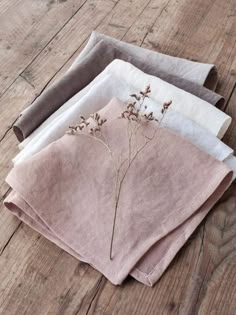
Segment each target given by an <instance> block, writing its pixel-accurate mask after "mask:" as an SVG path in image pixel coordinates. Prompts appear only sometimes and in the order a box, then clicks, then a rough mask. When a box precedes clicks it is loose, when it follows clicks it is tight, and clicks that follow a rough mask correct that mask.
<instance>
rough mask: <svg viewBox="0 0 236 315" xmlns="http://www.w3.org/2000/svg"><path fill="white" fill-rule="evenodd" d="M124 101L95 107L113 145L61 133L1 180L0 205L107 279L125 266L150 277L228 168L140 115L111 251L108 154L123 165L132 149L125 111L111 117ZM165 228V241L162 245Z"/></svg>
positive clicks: (216, 192) (223, 183)
mask: <svg viewBox="0 0 236 315" xmlns="http://www.w3.org/2000/svg"><path fill="white" fill-rule="evenodd" d="M123 109H124V105H123V104H122V103H120V102H119V101H118V100H117V99H113V100H112V101H111V102H110V103H109V104H108V105H107V106H106V107H104V108H103V109H102V110H101V111H100V115H101V116H102V117H105V118H107V119H108V121H107V123H106V124H105V125H104V129H103V134H104V137H106V138H107V143H109V147H110V148H111V150H112V155H110V154H109V153H108V151H107V150H106V148H105V146H104V145H102V144H101V143H100V142H99V141H96V140H94V139H93V138H89V137H88V136H86V135H65V136H63V137H62V138H61V139H59V140H57V141H55V142H54V143H52V144H51V145H49V146H48V147H47V148H45V149H44V150H42V151H41V152H40V153H38V154H36V155H34V156H33V157H32V158H30V159H29V160H27V161H25V162H22V163H20V164H19V165H17V166H15V167H14V168H13V169H12V171H11V172H10V174H9V175H8V177H7V179H6V181H7V182H8V184H9V185H10V186H11V187H12V188H13V194H10V195H9V196H8V197H7V199H6V200H5V205H6V206H7V208H8V209H9V210H10V211H12V212H13V213H14V214H16V215H17V216H19V217H20V218H22V220H23V221H25V222H27V223H28V224H29V225H31V226H32V227H33V228H36V229H38V230H39V231H41V233H42V234H43V235H45V236H46V237H48V238H49V239H51V240H52V241H54V242H55V243H57V244H58V245H59V246H61V247H62V248H64V249H65V250H67V251H68V252H69V253H71V254H72V255H73V254H75V256H76V257H77V258H79V259H81V260H83V261H85V262H87V263H89V264H91V265H92V266H93V267H95V268H96V269H97V270H99V271H100V272H102V273H103V274H104V275H105V276H106V277H107V278H108V279H109V280H110V281H111V282H112V283H114V284H121V283H122V281H123V280H124V279H125V278H126V277H127V275H128V274H129V273H130V274H131V275H132V276H134V277H135V278H136V279H137V280H139V281H141V282H142V283H144V284H147V285H153V284H154V283H155V282H156V281H157V279H158V278H159V277H160V275H161V274H162V273H163V272H164V270H165V268H166V266H167V265H168V263H169V261H170V260H171V259H172V258H173V252H175V251H176V250H177V247H178V248H179V246H181V245H182V243H183V239H185V237H186V236H185V231H186V234H191V231H192V228H193V226H194V227H195V226H196V224H197V221H199V219H198V220H197V219H196V220H195V221H194V224H193V226H192V220H191V218H194V216H195V215H196V216H197V217H198V214H202V213H204V214H206V213H207V212H208V211H209V210H210V208H211V207H212V206H213V204H214V203H215V202H216V201H217V200H218V199H219V198H220V196H221V195H222V194H223V192H224V191H225V189H226V188H227V187H228V185H229V183H230V181H231V178H232V172H231V171H230V169H229V168H228V167H227V166H226V165H225V164H224V163H222V162H219V161H217V160H216V159H214V158H213V157H211V156H210V155H208V154H206V153H205V152H203V151H201V150H200V149H198V148H197V147H196V146H194V145H192V144H191V143H190V142H188V141H186V140H185V139H183V138H182V137H179V136H177V135H176V134H174V133H173V132H171V131H169V130H167V129H166V128H158V127H157V125H156V124H155V123H150V124H144V125H141V128H140V132H137V133H136V139H135V140H136V145H137V148H138V151H137V152H139V154H137V155H136V158H135V159H134V160H133V161H132V162H133V164H129V167H128V172H127V176H126V177H125V180H124V181H123V185H122V189H121V190H120V191H121V193H120V198H119V204H118V212H117V221H116V222H117V223H116V229H115V237H114V242H113V259H112V260H110V259H109V248H110V239H111V228H112V222H113V217H114V201H113V197H112V196H113V195H114V188H115V187H116V186H115V183H116V176H114V175H115V174H116V173H115V170H114V164H113V163H112V158H113V159H114V158H115V159H116V157H117V158H118V159H117V160H120V161H124V162H125V163H122V164H121V166H122V167H121V169H120V172H121V174H124V173H123V172H125V171H126V170H127V163H128V162H127V161H129V156H130V154H129V152H130V151H129V147H130V146H129V141H128V134H127V132H128V121H127V119H118V118H116V117H118V115H120V112H121V111H123ZM147 137H148V138H147ZM146 139H152V140H150V141H147V140H146ZM144 141H145V142H144ZM146 142H147V143H146ZM143 144H144V146H143ZM145 145H146V146H145ZM141 148H143V150H141ZM111 156H112V158H111ZM173 156H174V159H173ZM122 176H123V175H122ZM201 218H202V217H201ZM188 220H190V221H189V223H188ZM178 228H180V229H181V231H180V233H177V236H176V234H175V232H176V230H178ZM88 231H89V233H88ZM172 233H174V234H172ZM172 236H173V238H172ZM176 237H177V239H176ZM165 238H167V244H168V245H169V246H170V248H166V246H165V244H166V243H164V246H163V245H162V244H163V243H162V242H163V241H164V242H165ZM173 240H174V242H173ZM175 240H176V241H177V242H175ZM159 243H160V244H161V246H160V250H159V249H158V244H159ZM167 247H168V246H167ZM153 248H154V249H155V255H153V254H152V249H153ZM155 257H156V258H155Z"/></svg>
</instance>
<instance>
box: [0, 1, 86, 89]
mask: <svg viewBox="0 0 236 315" xmlns="http://www.w3.org/2000/svg"><path fill="white" fill-rule="evenodd" d="M9 2H10V3H11V5H9V6H6V5H5V6H4V5H2V6H3V7H1V6H0V10H1V9H2V11H3V12H4V14H2V16H1V20H0V58H1V64H0V95H1V94H2V93H4V91H5V90H6V89H7V88H8V87H9V85H11V84H12V83H13V82H14V81H15V80H16V78H17V76H18V75H19V74H20V73H21V72H22V71H23V70H24V69H25V68H26V66H27V65H28V64H30V62H31V61H32V60H33V59H34V58H35V57H36V56H37V55H38V54H39V53H40V52H41V51H42V49H44V47H45V46H47V44H48V43H49V42H50V40H51V39H52V38H53V37H55V35H56V34H57V32H59V31H60V30H61V28H63V27H64V25H65V24H66V23H67V22H68V21H69V20H70V19H71V17H72V16H73V15H74V14H75V13H76V12H77V11H78V10H79V9H80V7H81V6H82V5H83V3H84V2H86V0H79V1H75V0H67V1H55V0H46V1H31V0H24V1H16V2H11V1H9Z"/></svg>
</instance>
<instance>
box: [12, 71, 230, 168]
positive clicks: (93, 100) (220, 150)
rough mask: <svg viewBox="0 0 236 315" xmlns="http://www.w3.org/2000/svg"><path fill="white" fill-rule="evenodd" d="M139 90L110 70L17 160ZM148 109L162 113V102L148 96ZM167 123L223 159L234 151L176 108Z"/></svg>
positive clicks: (17, 161)
mask: <svg viewBox="0 0 236 315" xmlns="http://www.w3.org/2000/svg"><path fill="white" fill-rule="evenodd" d="M138 92H139V91H137V90H136V89H134V88H132V87H131V86H129V85H127V84H126V83H125V82H124V81H122V80H119V79H118V78H117V77H115V76H112V75H110V74H108V75H105V76H104V77H103V78H102V79H101V80H99V81H98V82H97V83H96V84H94V85H93V86H92V87H91V89H90V90H89V91H88V92H87V93H86V94H85V95H84V96H83V97H82V98H81V99H80V100H79V101H77V103H75V104H74V105H73V106H72V107H70V108H69V109H68V110H66V111H65V112H63V113H62V114H61V115H59V116H58V117H56V119H55V120H54V121H53V122H52V123H51V124H49V125H48V126H47V128H45V129H44V130H43V132H41V133H39V134H38V135H37V136H36V137H35V138H34V139H33V141H32V142H29V143H28V145H27V146H26V147H25V148H24V149H23V150H22V151H21V152H20V153H19V154H18V155H17V156H16V157H15V158H14V159H13V163H14V164H17V163H19V162H22V161H24V160H25V159H27V158H29V157H30V156H31V155H33V154H35V153H37V152H39V151H40V150H42V149H43V148H44V147H46V146H47V145H48V144H50V143H52V142H53V141H55V140H57V139H59V138H60V137H62V136H63V135H64V134H65V132H66V131H67V130H68V128H69V126H71V125H74V124H76V123H77V122H78V121H79V117H80V116H81V115H82V116H84V117H86V118H88V117H89V115H90V114H91V113H94V112H96V111H98V110H100V109H102V107H103V106H104V104H107V103H108V102H109V101H110V100H111V99H112V98H113V97H119V99H120V100H121V101H123V102H126V101H127V100H128V99H129V95H131V94H133V93H136V94H138ZM145 104H146V106H147V109H144V108H143V110H144V111H146V112H148V111H149V112H151V111H152V112H153V113H154V114H155V116H156V117H158V118H159V116H160V109H161V107H162V104H160V103H158V102H154V101H153V100H151V99H150V98H149V99H146V101H145ZM163 125H164V127H166V128H169V129H172V130H173V131H175V132H176V133H177V134H180V135H181V136H183V137H184V138H186V139H187V140H189V141H190V142H192V143H193V144H195V145H196V146H198V147H199V148H200V149H202V150H204V151H205V152H207V153H208V154H211V155H212V156H213V157H215V158H216V159H218V160H221V161H223V160H224V159H226V158H227V157H228V156H229V155H231V154H232V153H233V150H232V149H231V148H230V147H228V146H227V145H225V144H224V143H223V142H221V141H220V140H219V139H218V138H216V137H215V136H213V135H212V134H210V133H209V132H208V131H206V130H205V129H203V128H202V127H200V126H199V125H198V124H196V123H195V122H194V121H192V120H190V119H188V118H186V117H185V116H183V115H181V114H180V113H178V112H175V111H173V110H171V108H170V110H169V111H168V113H167V114H166V116H165V121H164V122H163Z"/></svg>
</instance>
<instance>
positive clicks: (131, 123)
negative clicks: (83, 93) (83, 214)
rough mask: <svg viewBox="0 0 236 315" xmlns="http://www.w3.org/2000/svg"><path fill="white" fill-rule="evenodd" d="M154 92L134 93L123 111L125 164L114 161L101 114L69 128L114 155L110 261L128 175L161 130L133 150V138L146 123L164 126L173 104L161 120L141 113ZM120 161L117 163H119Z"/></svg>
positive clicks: (166, 106) (104, 121)
mask: <svg viewBox="0 0 236 315" xmlns="http://www.w3.org/2000/svg"><path fill="white" fill-rule="evenodd" d="M150 92H151V88H150V85H148V86H147V87H146V89H145V90H144V91H140V92H139V94H131V95H130V96H131V97H132V98H134V99H135V100H134V101H131V102H129V103H128V104H127V105H126V107H125V109H124V111H123V112H122V113H121V115H120V116H119V117H118V118H120V119H126V120H127V121H128V125H127V133H128V140H129V149H128V157H127V158H126V159H124V160H123V161H120V160H119V161H115V158H114V156H113V152H112V150H111V148H110V145H109V143H108V141H107V139H106V138H105V135H104V134H103V132H102V127H103V125H104V124H105V123H106V122H107V119H105V118H101V116H100V115H99V114H98V113H94V114H91V115H90V119H92V121H91V122H89V121H87V120H86V119H85V118H84V117H83V116H81V117H80V119H81V121H80V123H79V125H76V126H70V127H69V131H68V132H67V133H69V134H72V135H75V134H78V135H85V136H88V137H92V138H93V139H95V140H96V141H99V142H100V143H102V144H103V145H104V146H105V147H106V148H107V150H108V152H109V153H110V155H111V158H112V161H113V164H114V168H115V171H116V186H115V198H114V201H115V203H114V208H115V209H114V217H113V224H112V234H111V241H110V260H111V259H112V256H113V255H112V253H113V240H114V234H115V226H116V218H117V210H118V206H119V200H120V194H121V189H122V185H123V182H124V180H125V178H126V176H127V174H128V171H129V169H130V166H131V165H132V164H133V162H134V161H135V159H136V158H137V156H138V155H139V153H140V152H141V151H142V150H143V149H144V148H145V146H146V145H147V144H148V143H150V141H152V140H153V139H154V138H155V136H156V133H157V130H158V128H156V129H155V132H154V134H153V135H152V136H151V137H147V136H145V135H144V138H145V141H144V143H143V144H142V145H141V146H140V147H139V148H136V150H133V142H134V141H133V138H134V137H135V136H136V135H137V132H138V130H139V129H140V128H141V127H142V126H143V124H145V123H149V122H157V123H158V126H159V127H160V126H161V123H162V121H163V119H164V117H165V114H166V112H167V110H168V108H169V107H170V105H171V104H172V101H169V102H165V103H164V104H163V106H162V109H161V114H162V117H161V119H160V121H159V120H158V119H157V118H156V117H155V116H154V114H153V112H150V113H144V111H143V110H142V106H143V104H144V101H145V99H146V98H148V97H149V94H150ZM144 109H145V110H146V109H147V106H144ZM116 162H118V163H116ZM124 165H126V168H125V170H124V173H123V175H122V176H121V168H122V167H123V166H124Z"/></svg>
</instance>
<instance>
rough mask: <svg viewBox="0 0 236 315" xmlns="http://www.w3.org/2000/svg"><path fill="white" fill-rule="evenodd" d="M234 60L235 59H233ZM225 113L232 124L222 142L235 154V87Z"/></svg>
mask: <svg viewBox="0 0 236 315" xmlns="http://www.w3.org/2000/svg"><path fill="white" fill-rule="evenodd" d="M235 59H236V58H235ZM226 113H227V114H229V115H230V116H231V117H232V123H231V125H230V126H229V129H228V131H227V133H226V135H225V136H224V141H225V143H227V144H228V145H229V146H231V147H232V148H233V149H234V150H235V152H236V86H235V88H234V90H233V92H232V95H231V98H230V100H229V103H228V106H227V108H226Z"/></svg>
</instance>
